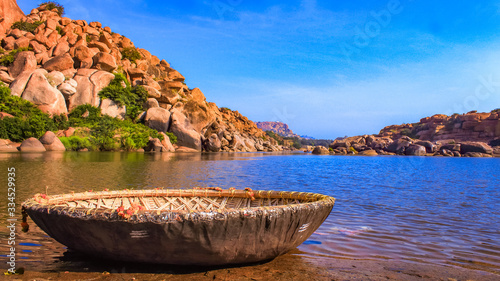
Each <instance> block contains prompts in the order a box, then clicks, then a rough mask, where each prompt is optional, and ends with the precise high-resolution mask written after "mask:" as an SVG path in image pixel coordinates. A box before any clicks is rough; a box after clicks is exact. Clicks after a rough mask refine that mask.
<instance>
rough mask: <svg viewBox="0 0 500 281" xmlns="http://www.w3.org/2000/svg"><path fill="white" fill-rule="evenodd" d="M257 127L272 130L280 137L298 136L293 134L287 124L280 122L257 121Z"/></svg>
mask: <svg viewBox="0 0 500 281" xmlns="http://www.w3.org/2000/svg"><path fill="white" fill-rule="evenodd" d="M256 124H257V127H258V128H259V129H262V130H263V131H272V132H274V133H276V134H278V135H280V136H282V137H286V138H293V137H296V138H298V137H299V136H298V135H296V134H294V133H293V132H292V130H290V128H288V125H287V124H285V123H282V122H257V123H256Z"/></svg>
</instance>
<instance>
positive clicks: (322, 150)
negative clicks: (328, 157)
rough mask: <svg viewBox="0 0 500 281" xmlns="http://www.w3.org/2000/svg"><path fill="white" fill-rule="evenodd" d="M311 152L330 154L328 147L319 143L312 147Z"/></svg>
mask: <svg viewBox="0 0 500 281" xmlns="http://www.w3.org/2000/svg"><path fill="white" fill-rule="evenodd" d="M312 154H317V155H321V154H330V151H329V150H328V148H326V147H324V146H321V145H319V146H316V147H315V148H314V149H313V151H312Z"/></svg>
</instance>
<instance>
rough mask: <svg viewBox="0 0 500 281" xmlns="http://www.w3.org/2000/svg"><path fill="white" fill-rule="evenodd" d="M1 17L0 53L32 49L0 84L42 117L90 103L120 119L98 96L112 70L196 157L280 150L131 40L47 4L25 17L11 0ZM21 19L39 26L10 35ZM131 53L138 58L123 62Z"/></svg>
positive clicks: (2, 72) (146, 117) (148, 116)
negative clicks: (144, 97) (142, 92)
mask: <svg viewBox="0 0 500 281" xmlns="http://www.w3.org/2000/svg"><path fill="white" fill-rule="evenodd" d="M0 12H1V14H0V16H1V15H3V17H4V22H3V25H4V26H5V29H6V30H5V34H4V35H3V40H2V47H3V48H4V49H5V50H6V51H11V50H13V49H15V48H18V47H28V46H30V47H31V48H32V51H27V52H22V53H20V54H18V55H17V56H16V58H15V60H14V63H13V64H12V66H11V67H9V68H6V67H0V80H2V81H3V82H5V83H7V84H9V86H10V88H11V91H12V94H14V95H17V96H20V97H22V98H24V99H27V100H30V101H32V102H33V103H35V104H36V105H38V106H39V108H40V109H42V110H43V111H45V112H47V113H50V114H60V113H67V112H69V111H71V110H72V109H74V108H75V107H77V106H79V105H83V104H91V105H93V106H96V107H100V108H101V111H102V112H103V113H104V114H108V115H110V116H113V117H123V113H124V110H125V109H124V108H123V107H119V106H118V105H116V104H114V103H112V102H110V101H109V100H101V99H100V98H99V96H98V93H99V91H100V90H101V89H103V88H104V87H106V86H107V85H108V84H109V83H110V82H111V80H113V78H114V75H113V74H112V73H111V71H118V72H121V73H122V74H124V75H125V76H126V77H127V79H128V80H129V81H130V83H131V84H132V85H133V86H136V85H142V86H144V88H145V89H146V90H147V92H148V95H149V99H148V102H147V103H146V104H145V105H144V108H145V110H146V111H147V113H143V114H142V115H141V116H142V119H141V120H143V121H145V122H146V124H148V125H150V126H151V127H153V128H154V129H157V130H159V131H162V132H172V133H174V134H175V135H176V136H177V139H178V146H179V147H188V148H190V149H195V150H198V151H200V150H207V151H221V150H222V151H256V150H258V151H271V150H277V149H278V147H277V144H276V142H275V141H274V140H268V139H267V136H266V134H265V133H264V132H263V131H262V130H261V129H259V128H258V127H257V126H256V125H255V124H254V123H253V122H252V121H250V120H248V118H246V117H244V116H242V115H241V114H240V113H239V112H237V111H231V110H226V109H219V108H218V107H217V105H215V104H214V103H209V102H207V101H206V98H205V96H204V94H203V93H202V92H201V90H200V89H198V88H194V89H190V88H189V87H188V86H187V85H186V84H185V83H184V80H185V78H184V76H183V75H182V74H180V73H179V72H178V71H177V70H175V69H173V68H171V67H170V65H169V64H168V63H167V62H166V61H165V60H160V59H159V58H157V57H156V56H154V55H152V54H151V53H149V52H148V51H147V50H144V49H136V48H135V46H134V43H133V42H131V41H130V39H128V38H126V37H124V36H122V35H120V34H117V33H113V32H111V29H110V28H109V27H102V24H101V23H99V22H91V23H87V22H86V21H84V20H71V19H69V18H66V17H61V16H59V15H58V14H57V13H56V12H55V11H54V10H52V11H49V10H46V9H45V7H44V6H40V7H38V8H36V9H33V10H32V11H31V13H30V14H29V15H27V16H24V15H23V14H22V12H21V10H20V9H19V7H18V6H17V3H16V1H12V0H5V1H2V2H1V3H0ZM22 17H24V20H26V21H27V22H30V23H32V22H35V21H42V22H44V23H43V24H41V25H40V26H38V27H37V28H36V30H35V31H33V32H27V31H22V30H18V29H14V30H11V29H10V27H11V25H12V23H13V22H14V21H16V20H19V19H21V18H22ZM129 51H130V52H132V53H135V54H136V55H140V57H139V58H137V57H136V58H132V57H130V58H129V57H127V55H126V53H127V52H129ZM156 146H157V145H156V143H152V147H156ZM158 147H159V146H158ZM167 150H169V149H167Z"/></svg>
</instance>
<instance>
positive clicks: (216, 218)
mask: <svg viewBox="0 0 500 281" xmlns="http://www.w3.org/2000/svg"><path fill="white" fill-rule="evenodd" d="M333 203H334V200H333V198H332V199H331V200H321V201H318V202H311V203H307V204H294V205H287V206H279V207H270V208H263V207H260V208H249V209H241V210H233V211H227V212H197V213H185V214H178V213H161V214H156V213H154V212H153V213H149V214H147V215H141V216H139V217H132V218H131V219H129V220H120V219H119V218H117V216H116V215H109V214H103V215H102V216H99V215H95V214H94V215H92V216H87V215H86V214H83V213H82V214H78V213H74V212H73V213H71V212H66V211H64V210H58V209H53V208H52V209H51V208H44V207H40V206H38V207H27V208H25V209H26V211H27V213H28V214H29V216H30V217H31V218H32V219H33V221H34V222H35V223H36V224H37V225H38V226H39V227H40V228H42V229H43V230H44V231H45V232H47V234H49V235H50V236H51V237H53V238H54V239H55V240H57V241H58V242H60V243H62V244H64V245H66V246H67V247H68V248H70V249H73V250H77V251H81V252H84V253H87V254H90V255H95V256H99V257H104V258H109V259H115V260H123V261H134V262H148V263H162V264H179V265H223V264H239V263H250V262H257V261H263V260H268V259H272V258H275V257H276V256H278V255H281V254H284V253H286V252H287V251H289V250H291V249H293V248H295V247H297V246H298V245H300V244H301V243H302V242H304V241H305V240H306V239H307V238H308V237H309V236H310V235H311V234H312V233H313V232H314V231H315V230H316V229H317V228H318V227H319V226H320V225H321V223H322V222H323V221H324V220H325V219H326V218H327V217H328V215H329V214H330V212H331V209H332V207H333Z"/></svg>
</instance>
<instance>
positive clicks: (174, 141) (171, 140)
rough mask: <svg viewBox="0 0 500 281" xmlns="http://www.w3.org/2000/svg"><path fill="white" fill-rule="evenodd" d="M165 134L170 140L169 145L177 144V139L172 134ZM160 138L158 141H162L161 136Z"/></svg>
mask: <svg viewBox="0 0 500 281" xmlns="http://www.w3.org/2000/svg"><path fill="white" fill-rule="evenodd" d="M165 134H166V135H167V137H168V138H169V139H170V143H172V144H176V143H177V137H176V136H175V135H174V134H173V133H170V132H166V133H165ZM160 136H161V137H162V138H161V139H160V140H163V136H162V135H160Z"/></svg>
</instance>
